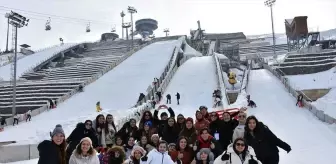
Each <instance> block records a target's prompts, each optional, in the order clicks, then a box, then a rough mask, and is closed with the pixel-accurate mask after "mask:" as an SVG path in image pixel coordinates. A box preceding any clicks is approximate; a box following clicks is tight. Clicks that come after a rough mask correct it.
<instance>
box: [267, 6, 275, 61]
mask: <svg viewBox="0 0 336 164" xmlns="http://www.w3.org/2000/svg"><path fill="white" fill-rule="evenodd" d="M275 2H276V0H267V1H265V2H264V4H265V6H267V7H269V8H270V9H271V21H272V34H273V52H274V57H276V54H275V44H276V43H275V33H274V22H273V5H274V3H275Z"/></svg>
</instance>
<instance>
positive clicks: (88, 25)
mask: <svg viewBox="0 0 336 164" xmlns="http://www.w3.org/2000/svg"><path fill="white" fill-rule="evenodd" d="M86 32H91V29H90V22H89V23H88V24H87V25H86Z"/></svg>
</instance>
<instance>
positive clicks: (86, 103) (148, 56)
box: [0, 41, 179, 143]
mask: <svg viewBox="0 0 336 164" xmlns="http://www.w3.org/2000/svg"><path fill="white" fill-rule="evenodd" d="M176 43H179V42H178V41H166V42H157V43H153V44H151V45H149V46H147V47H145V48H143V49H141V50H139V51H138V52H136V53H135V54H133V55H132V56H131V57H129V58H128V59H127V60H125V61H124V62H122V63H121V64H120V65H118V66H117V67H115V68H114V69H113V70H111V71H110V72H108V73H106V74H105V75H104V76H102V77H101V78H99V79H98V80H97V81H96V82H94V83H92V84H90V85H88V86H87V87H85V88H84V92H83V93H79V94H76V95H74V96H73V97H72V98H70V99H69V100H67V101H66V102H64V103H62V104H60V105H59V106H58V107H57V109H54V110H51V111H48V112H44V113H42V114H40V115H38V116H36V117H33V118H32V121H31V122H28V123H23V122H22V123H20V124H19V126H15V127H12V126H10V127H9V128H7V129H6V130H5V131H4V132H1V135H0V141H6V140H16V141H18V142H21V143H22V142H39V141H41V140H43V139H46V138H49V135H48V132H49V131H50V130H51V129H53V128H54V126H55V125H56V124H62V126H63V128H64V130H65V133H66V134H68V135H69V134H70V132H71V131H72V130H73V128H74V127H75V126H76V124H77V123H78V122H82V121H85V120H86V119H94V118H95V117H96V115H97V113H96V109H95V104H96V102H97V101H100V103H101V107H102V108H103V109H104V111H105V112H106V111H110V112H111V114H113V115H114V117H115V119H118V117H119V116H126V115H127V114H128V113H127V111H126V109H127V108H129V107H130V106H132V105H134V103H135V102H136V101H137V99H138V96H139V94H140V92H143V93H146V89H147V87H148V85H150V84H151V83H152V82H153V79H154V77H159V76H160V75H161V74H162V72H163V71H164V68H165V66H166V65H167V64H168V62H169V59H170V57H171V55H172V52H173V49H174V47H175V45H176ZM22 134H24V135H22Z"/></svg>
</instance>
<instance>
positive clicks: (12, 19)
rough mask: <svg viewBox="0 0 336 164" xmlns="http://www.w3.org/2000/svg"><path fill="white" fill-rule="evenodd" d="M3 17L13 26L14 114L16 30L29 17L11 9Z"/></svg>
mask: <svg viewBox="0 0 336 164" xmlns="http://www.w3.org/2000/svg"><path fill="white" fill-rule="evenodd" d="M5 17H6V18H7V19H8V21H9V24H11V25H12V26H13V34H12V35H13V37H14V40H15V43H14V45H13V46H14V58H13V67H14V68H13V75H12V80H13V83H12V84H13V106H12V107H13V108H12V115H13V116H14V115H15V114H16V69H17V30H18V28H22V27H24V26H28V22H29V19H27V18H26V17H24V16H22V15H20V14H18V13H16V12H13V11H11V12H10V13H7V14H6V15H5Z"/></svg>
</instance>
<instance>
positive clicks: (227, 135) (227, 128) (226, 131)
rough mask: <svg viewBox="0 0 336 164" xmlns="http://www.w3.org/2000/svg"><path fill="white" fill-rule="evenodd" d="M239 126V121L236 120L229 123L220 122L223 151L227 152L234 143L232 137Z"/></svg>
mask: <svg viewBox="0 0 336 164" xmlns="http://www.w3.org/2000/svg"><path fill="white" fill-rule="evenodd" d="M237 126H238V121H237V120H236V119H231V120H230V121H228V122H225V121H222V120H221V121H220V122H219V127H220V128H219V131H218V133H219V143H220V144H221V146H222V148H223V150H226V149H227V147H228V146H229V145H230V143H232V142H233V141H231V140H232V135H233V131H234V129H235V128H236V127H237Z"/></svg>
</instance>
